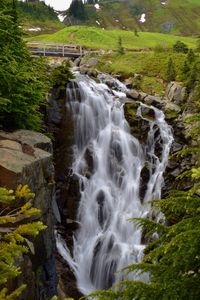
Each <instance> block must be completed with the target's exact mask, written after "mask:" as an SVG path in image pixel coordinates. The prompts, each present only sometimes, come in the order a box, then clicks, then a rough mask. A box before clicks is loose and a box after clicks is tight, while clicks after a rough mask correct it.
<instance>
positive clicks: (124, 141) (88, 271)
mask: <svg viewBox="0 0 200 300" xmlns="http://www.w3.org/2000/svg"><path fill="white" fill-rule="evenodd" d="M100 80H101V83H96V82H95V81H94V80H92V79H90V78H89V77H87V76H82V75H80V74H76V79H75V80H74V81H72V82H70V83H69V84H68V87H67V99H68V102H67V106H68V108H69V109H70V110H71V112H72V114H73V119H74V128H75V133H74V134H75V144H74V146H73V153H74V163H73V166H72V171H73V174H75V175H77V176H78V178H79V186H80V194H81V197H80V203H79V208H78V212H77V222H78V224H79V228H78V229H77V231H76V232H75V233H74V239H73V253H70V251H69V250H68V248H67V245H66V244H65V241H64V240H63V239H62V237H61V236H60V235H58V236H57V248H58V251H59V253H60V254H61V255H62V256H63V258H64V259H65V260H66V261H67V263H68V264H69V266H70V267H71V269H72V271H73V272H74V274H75V276H76V280H77V287H78V289H79V290H80V291H81V292H82V293H83V294H88V293H90V292H92V291H95V290H97V289H107V288H109V287H111V286H113V285H114V284H115V283H117V282H119V281H120V280H122V279H123V278H124V277H123V276H124V275H123V273H120V272H119V273H116V271H117V270H119V269H121V268H123V267H125V266H126V265H130V264H133V263H138V262H139V261H141V259H142V257H143V250H144V247H145V244H144V241H143V238H142V232H141V229H140V228H138V227H137V226H136V225H135V224H134V223H133V222H131V221H130V219H131V218H140V217H148V218H151V217H152V211H151V205H150V204H149V200H151V199H159V198H160V197H161V189H162V187H163V184H164V179H163V173H164V171H165V168H166V166H167V161H168V156H169V152H170V147H171V145H172V142H173V135H172V130H171V127H170V126H169V125H168V124H167V123H166V121H165V118H164V114H163V112H162V111H161V110H159V109H157V108H155V107H153V106H147V105H144V104H139V105H138V110H137V116H138V118H141V119H143V120H145V121H146V122H147V123H148V127H149V130H148V134H147V138H146V143H143V144H141V143H140V142H139V140H138V139H137V138H136V137H134V135H131V134H130V128H129V124H128V123H127V121H126V119H125V116H124V110H123V106H124V99H125V97H126V87H125V86H124V85H123V84H122V83H120V82H119V81H118V80H115V81H114V82H115V88H114V89H110V88H109V87H108V86H107V85H106V84H104V83H103V81H104V77H103V75H102V76H101V77H100ZM113 80H114V79H113ZM148 111H151V117H149V116H148V113H147V112H148ZM144 168H145V170H147V172H148V176H146V177H147V180H146V181H147V182H146V183H145V187H142V189H143V191H142V193H141V191H140V190H141V181H142V170H143V169H144ZM141 194H142V196H141ZM154 218H155V216H154ZM157 218H160V216H158V217H157ZM129 279H141V280H148V276H147V275H144V277H143V278H141V277H140V278H138V277H137V275H135V274H131V275H129Z"/></svg>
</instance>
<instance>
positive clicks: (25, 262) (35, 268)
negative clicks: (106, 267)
mask: <svg viewBox="0 0 200 300" xmlns="http://www.w3.org/2000/svg"><path fill="white" fill-rule="evenodd" d="M52 155H53V153H52V144H51V141H50V139H49V138H47V137H46V136H44V135H43V134H40V133H36V132H33V131H28V130H18V131H16V132H13V133H6V132H3V131H0V186H5V187H7V188H13V189H14V188H16V186H17V185H18V184H20V183H22V184H28V185H29V187H30V188H31V190H32V191H33V192H34V193H35V195H36V196H35V199H34V202H33V206H35V207H37V208H39V209H40V211H41V216H40V220H41V221H42V222H43V223H44V224H46V225H47V226H48V228H47V229H46V230H45V231H43V232H42V233H41V234H40V235H39V236H38V237H37V238H36V239H35V240H34V241H33V242H34V248H35V254H34V255H31V254H30V255H26V256H24V257H22V258H21V259H20V262H19V263H20V266H21V267H22V270H23V272H22V276H21V277H19V278H17V279H16V281H15V282H13V283H12V284H13V285H19V284H20V283H22V282H23V283H26V284H27V289H26V290H25V292H24V293H23V295H22V296H21V298H20V299H22V300H27V299H29V300H34V299H41V300H43V299H45V300H46V299H51V297H52V296H53V295H55V294H56V292H57V291H56V286H57V279H56V268H55V258H54V252H55V240H54V217H53V208H52V207H53V202H54V166H53V158H52Z"/></svg>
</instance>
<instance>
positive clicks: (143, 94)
mask: <svg viewBox="0 0 200 300" xmlns="http://www.w3.org/2000/svg"><path fill="white" fill-rule="evenodd" d="M147 96H148V95H147V94H146V93H143V92H139V100H140V101H144V99H145V98H146V97H147Z"/></svg>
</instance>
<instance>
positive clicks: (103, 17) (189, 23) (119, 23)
mask: <svg viewBox="0 0 200 300" xmlns="http://www.w3.org/2000/svg"><path fill="white" fill-rule="evenodd" d="M85 7H86V12H87V24H88V25H93V26H94V25H96V26H100V27H101V28H102V27H103V28H121V29H122V28H123V29H134V28H137V29H138V30H140V31H151V32H152V31H153V32H164V33H173V34H178V35H199V32H200V1H199V0H166V4H165V5H163V4H162V3H161V1H160V0H142V1H141V0H104V1H101V2H100V9H99V10H96V9H95V8H94V6H93V5H86V6H85ZM142 13H145V14H146V22H144V23H141V22H140V21H139V20H140V17H141V14H142ZM96 21H98V22H99V23H100V25H97V24H96Z"/></svg>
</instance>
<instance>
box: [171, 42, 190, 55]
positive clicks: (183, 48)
mask: <svg viewBox="0 0 200 300" xmlns="http://www.w3.org/2000/svg"><path fill="white" fill-rule="evenodd" d="M173 50H174V52H181V53H187V52H188V46H187V45H186V44H185V43H183V42H181V41H177V42H176V43H175V44H174V45H173Z"/></svg>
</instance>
